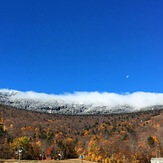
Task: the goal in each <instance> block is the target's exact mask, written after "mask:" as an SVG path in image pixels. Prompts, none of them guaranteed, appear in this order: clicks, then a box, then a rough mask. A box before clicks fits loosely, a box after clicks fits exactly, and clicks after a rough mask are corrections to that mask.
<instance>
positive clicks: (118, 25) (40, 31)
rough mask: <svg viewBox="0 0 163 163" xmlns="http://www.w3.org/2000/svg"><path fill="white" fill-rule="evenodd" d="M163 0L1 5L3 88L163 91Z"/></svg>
mask: <svg viewBox="0 0 163 163" xmlns="http://www.w3.org/2000/svg"><path fill="white" fill-rule="evenodd" d="M162 9H163V1H162V0H155V1H154V0H132V1H131V0H123V1H122V0H102V1H99V0H82V1H81V0H78V1H77V0H59V1H57V0H46V1H45V0H23V1H21V0H14V1H13V0H5V1H1V2H0V60H1V62H0V88H9V89H16V90H21V91H28V90H33V91H36V92H45V93H54V94H62V93H64V92H70V93H72V92H75V91H82V92H83V91H86V92H91V91H98V92H115V93H123V92H136V91H144V92H161V93H162V92H163V21H162V19H163V10H162Z"/></svg>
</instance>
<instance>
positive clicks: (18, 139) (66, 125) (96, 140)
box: [0, 105, 163, 163]
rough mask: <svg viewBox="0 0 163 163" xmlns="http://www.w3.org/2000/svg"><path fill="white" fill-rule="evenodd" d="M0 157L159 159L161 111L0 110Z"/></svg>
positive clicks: (162, 120) (161, 133) (162, 143)
mask: <svg viewBox="0 0 163 163" xmlns="http://www.w3.org/2000/svg"><path fill="white" fill-rule="evenodd" d="M0 118H1V122H3V128H2V127H1V134H0V139H1V147H0V150H1V153H0V157H1V158H11V157H16V156H15V151H16V150H18V149H19V148H20V147H23V150H24V154H23V158H25V159H28V158H29V159H30V158H33V159H34V158H35V159H38V157H39V155H40V153H42V152H44V153H45V155H46V157H52V158H54V159H57V158H58V154H59V153H60V154H62V158H74V157H79V156H80V155H81V154H82V155H84V156H85V159H86V160H91V161H98V160H101V159H114V160H116V161H118V160H119V161H120V160H123V159H126V161H128V162H130V161H131V160H141V163H147V162H148V161H149V159H150V158H151V157H152V156H156V155H157V156H159V155H162V153H163V151H162V147H163V141H162V136H163V126H162V124H163V110H162V109H161V110H152V111H145V112H136V113H125V114H108V115H80V116H79V115H76V116H74V115H58V114H48V113H38V112H34V111H26V110H22V109H17V108H12V107H6V106H3V105H1V106H0Z"/></svg>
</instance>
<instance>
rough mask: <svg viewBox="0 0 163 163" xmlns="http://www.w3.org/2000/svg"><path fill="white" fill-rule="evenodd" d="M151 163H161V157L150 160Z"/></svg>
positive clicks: (162, 158)
mask: <svg viewBox="0 0 163 163" xmlns="http://www.w3.org/2000/svg"><path fill="white" fill-rule="evenodd" d="M151 163H163V157H161V158H151Z"/></svg>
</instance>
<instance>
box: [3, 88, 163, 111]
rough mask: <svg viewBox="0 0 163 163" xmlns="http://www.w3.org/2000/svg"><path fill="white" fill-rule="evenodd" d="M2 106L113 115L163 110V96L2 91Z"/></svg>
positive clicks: (138, 93) (147, 93) (149, 94)
mask: <svg viewBox="0 0 163 163" xmlns="http://www.w3.org/2000/svg"><path fill="white" fill-rule="evenodd" d="M0 104H3V105H8V106H13V107H17V108H21V109H26V110H33V111H38V112H48V113H57V114H111V113H126V112H135V111H141V110H151V109H160V108H163V94H162V93H149V92H135V93H132V94H129V93H125V94H115V93H107V92H103V93H99V92H75V93H73V94H63V95H50V94H45V93H36V92H32V91H28V92H21V91H16V90H8V89H0Z"/></svg>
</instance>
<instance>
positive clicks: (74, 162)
mask: <svg viewBox="0 0 163 163" xmlns="http://www.w3.org/2000/svg"><path fill="white" fill-rule="evenodd" d="M17 162H18V160H0V163H17ZM21 163H96V162H91V161H85V160H83V162H82V160H81V159H69V160H44V161H36V160H31V161H29V160H21Z"/></svg>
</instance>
